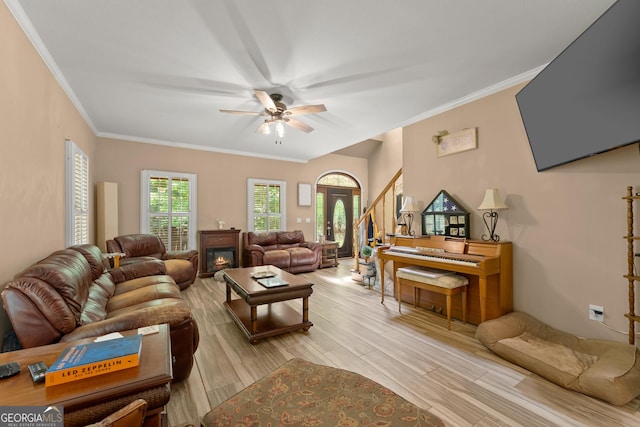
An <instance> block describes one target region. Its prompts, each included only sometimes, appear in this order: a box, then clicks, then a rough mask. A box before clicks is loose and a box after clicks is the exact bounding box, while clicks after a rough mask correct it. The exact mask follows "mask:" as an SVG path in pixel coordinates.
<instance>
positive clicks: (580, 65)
mask: <svg viewBox="0 0 640 427" xmlns="http://www.w3.org/2000/svg"><path fill="white" fill-rule="evenodd" d="M540 31H544V29H543V28H541V29H540ZM516 101H517V103H518V108H519V109H520V114H521V116H522V121H523V123H524V127H525V130H526V133H527V137H528V139H529V145H530V147H531V151H532V153H533V157H534V160H535V163H536V168H537V169H538V171H543V170H546V169H549V168H552V167H554V166H558V165H562V164H565V163H568V162H572V161H574V160H578V159H582V158H585V157H589V156H593V155H595V154H598V153H603V152H605V151H609V150H612V149H614V148H618V147H622V146H625V145H629V144H633V143H635V142H638V141H640V0H618V1H617V2H616V3H614V4H613V5H612V6H611V7H610V8H609V9H607V11H606V12H605V13H604V14H603V15H602V16H601V17H600V18H598V19H597V20H596V21H595V22H594V23H593V24H592V25H591V26H590V27H589V28H587V29H586V30H585V31H584V32H583V33H582V34H581V35H580V36H579V37H578V38H577V39H576V40H575V41H574V42H573V43H571V44H570V45H569V46H568V47H567V48H566V49H565V50H564V51H563V52H561V53H560V55H558V57H557V58H555V59H554V60H553V61H551V63H549V65H547V66H546V67H545V68H544V69H543V70H542V71H541V72H540V73H539V74H538V75H536V76H535V77H534V78H533V79H532V80H531V81H530V82H529V83H528V84H527V85H526V86H525V87H524V88H522V90H520V91H519V92H518V93H517V94H516Z"/></svg>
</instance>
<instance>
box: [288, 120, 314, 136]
mask: <svg viewBox="0 0 640 427" xmlns="http://www.w3.org/2000/svg"><path fill="white" fill-rule="evenodd" d="M284 122H285V123H286V124H288V125H289V126H291V127H294V128H296V129H298V130H301V131H302V132H306V133H309V132H311V131H312V130H313V128H312V127H311V126H309V125H308V124H306V123H303V122H301V121H300V120H296V119H288V118H287V119H285V121H284Z"/></svg>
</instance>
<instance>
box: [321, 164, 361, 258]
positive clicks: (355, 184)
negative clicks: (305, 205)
mask: <svg viewBox="0 0 640 427" xmlns="http://www.w3.org/2000/svg"><path fill="white" fill-rule="evenodd" d="M361 209H362V186H361V185H360V182H359V181H358V179H357V178H356V177H354V176H353V175H351V174H350V173H348V172H344V171H328V172H325V173H324V174H323V175H321V176H320V177H319V178H318V179H317V181H316V221H315V223H316V239H317V240H320V241H322V240H323V239H324V240H333V241H336V242H338V257H339V258H347V257H352V256H353V223H354V218H357V217H359V216H360V212H361Z"/></svg>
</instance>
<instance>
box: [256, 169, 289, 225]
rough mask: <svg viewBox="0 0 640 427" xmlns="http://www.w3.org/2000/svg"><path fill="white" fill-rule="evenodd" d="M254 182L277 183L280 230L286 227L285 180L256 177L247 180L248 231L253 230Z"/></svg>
mask: <svg viewBox="0 0 640 427" xmlns="http://www.w3.org/2000/svg"><path fill="white" fill-rule="evenodd" d="M256 184H265V185H279V186H280V189H281V190H280V203H281V208H282V212H281V213H280V227H281V230H286V229H287V182H286V181H278V180H273V179H257V178H249V179H248V180H247V229H248V231H255V230H254V226H255V224H254V221H253V220H254V215H253V213H254V210H255V205H254V200H253V187H254V186H255V185H256Z"/></svg>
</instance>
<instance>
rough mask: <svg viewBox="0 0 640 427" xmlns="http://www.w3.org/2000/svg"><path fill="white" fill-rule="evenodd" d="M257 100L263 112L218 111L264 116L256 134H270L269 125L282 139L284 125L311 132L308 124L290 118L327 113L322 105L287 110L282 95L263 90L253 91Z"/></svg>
mask: <svg viewBox="0 0 640 427" xmlns="http://www.w3.org/2000/svg"><path fill="white" fill-rule="evenodd" d="M253 91H254V92H255V94H256V97H257V98H258V100H259V101H260V102H261V103H262V105H264V111H258V112H254V111H238V110H220V111H221V112H222V113H230V114H243V115H247V116H266V117H267V118H266V119H265V120H264V123H262V124H261V125H260V126H259V127H258V129H256V132H257V133H263V134H265V135H269V134H271V125H273V126H274V127H275V131H276V134H277V135H278V137H280V138H282V137H283V136H284V125H285V124H286V125H289V126H291V127H293V128H296V129H298V130H301V131H303V132H306V133H309V132H311V131H312V130H313V128H312V127H311V126H309V125H308V124H306V123H304V122H301V121H300V120H297V119H294V118H292V117H291V116H299V115H302V114H312V113H321V112H323V111H327V108H326V107H325V106H324V104H318V105H304V106H301V107H292V108H287V106H286V105H285V104H284V103H283V102H282V95H281V94H279V93H272V94H271V95H269V94H268V93H267V92H265V91H263V90H258V89H254V90H253Z"/></svg>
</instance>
